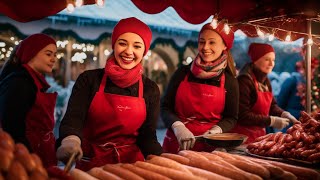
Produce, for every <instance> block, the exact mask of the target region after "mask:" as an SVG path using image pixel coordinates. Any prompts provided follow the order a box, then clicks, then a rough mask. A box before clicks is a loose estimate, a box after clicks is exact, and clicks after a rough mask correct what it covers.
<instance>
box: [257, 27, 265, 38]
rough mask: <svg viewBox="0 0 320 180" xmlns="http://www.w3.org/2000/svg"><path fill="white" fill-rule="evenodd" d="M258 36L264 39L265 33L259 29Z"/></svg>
mask: <svg viewBox="0 0 320 180" xmlns="http://www.w3.org/2000/svg"><path fill="white" fill-rule="evenodd" d="M257 34H258V36H259V37H261V38H263V37H264V33H263V32H262V31H261V30H260V29H259V28H258V29H257Z"/></svg>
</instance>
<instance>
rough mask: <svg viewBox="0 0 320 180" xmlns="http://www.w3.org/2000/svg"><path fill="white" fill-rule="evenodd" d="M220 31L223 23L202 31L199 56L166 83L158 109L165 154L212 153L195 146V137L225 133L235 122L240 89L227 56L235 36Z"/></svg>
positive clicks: (206, 26) (198, 143)
mask: <svg viewBox="0 0 320 180" xmlns="http://www.w3.org/2000/svg"><path fill="white" fill-rule="evenodd" d="M223 27H224V23H220V24H219V25H218V26H217V28H213V27H212V26H211V25H210V24H206V25H204V26H203V27H202V29H201V30H200V33H199V38H198V50H199V53H198V55H197V56H196V58H195V59H194V61H193V62H192V63H191V64H190V65H187V66H182V67H180V68H179V69H178V70H177V71H176V72H175V73H174V75H173V76H172V78H171V80H170V82H169V85H168V88H167V90H166V92H165V94H164V96H163V99H162V101H161V107H160V108H161V117H162V120H163V121H164V122H165V125H166V127H167V128H168V130H167V134H166V137H165V139H164V143H163V150H164V151H165V152H170V153H177V152H178V151H179V150H185V149H191V150H194V151H212V150H214V148H213V147H210V146H208V145H206V144H204V143H201V142H195V137H194V136H198V135H203V134H204V135H206V134H218V133H225V132H228V131H229V130H230V129H232V128H233V127H234V125H235V124H236V122H237V119H238V100H239V89H238V82H237V79H236V78H235V76H236V71H235V67H234V61H233V58H232V56H231V53H230V49H231V47H232V43H233V40H234V34H233V32H229V33H226V32H225V31H224V28H223Z"/></svg>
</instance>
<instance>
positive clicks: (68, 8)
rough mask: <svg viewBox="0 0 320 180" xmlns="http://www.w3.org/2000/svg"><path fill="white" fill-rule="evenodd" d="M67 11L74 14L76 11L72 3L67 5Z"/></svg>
mask: <svg viewBox="0 0 320 180" xmlns="http://www.w3.org/2000/svg"><path fill="white" fill-rule="evenodd" d="M67 11H68V12H69V13H72V12H73V11H74V5H73V4H72V3H69V4H68V5H67Z"/></svg>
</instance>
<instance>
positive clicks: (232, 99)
mask: <svg viewBox="0 0 320 180" xmlns="http://www.w3.org/2000/svg"><path fill="white" fill-rule="evenodd" d="M225 75H226V76H225V77H226V82H225V89H226V98H225V106H224V107H225V108H224V111H223V113H222V120H220V121H219V123H218V124H217V125H218V126H219V127H220V128H221V129H222V132H228V131H229V130H231V129H232V128H233V127H234V126H235V125H236V123H237V120H238V111H239V86H238V81H237V79H236V78H235V77H234V76H232V74H231V73H229V72H228V71H226V72H225Z"/></svg>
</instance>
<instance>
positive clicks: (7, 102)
mask: <svg viewBox="0 0 320 180" xmlns="http://www.w3.org/2000/svg"><path fill="white" fill-rule="evenodd" d="M56 53H57V46H56V41H55V40H54V39H53V38H51V37H49V36H47V35H45V34H34V35H31V36H29V37H27V38H26V39H24V40H23V41H21V42H20V44H19V45H18V46H17V47H16V49H15V50H14V51H13V52H12V54H11V56H10V58H9V59H8V60H7V62H6V63H5V65H4V66H3V68H2V70H1V74H0V127H2V128H3V130H5V131H7V132H8V133H9V134H10V135H11V136H12V137H13V139H14V140H15V142H16V143H22V144H24V145H25V146H26V147H27V148H28V149H29V150H30V151H31V152H35V153H37V154H38V155H39V156H40V158H41V159H42V162H43V164H44V166H46V167H48V166H53V165H56V164H57V162H56V157H55V147H54V144H55V138H54V135H53V132H52V130H53V127H54V108H55V104H56V98H57V93H46V90H47V89H48V88H49V87H50V86H49V84H48V83H47V81H46V80H45V78H44V75H43V74H49V73H51V72H52V69H53V66H54V63H55V62H56Z"/></svg>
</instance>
